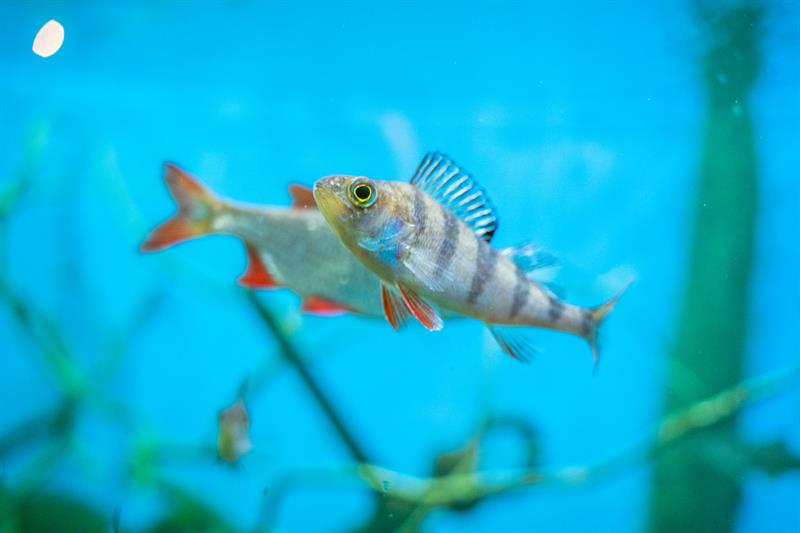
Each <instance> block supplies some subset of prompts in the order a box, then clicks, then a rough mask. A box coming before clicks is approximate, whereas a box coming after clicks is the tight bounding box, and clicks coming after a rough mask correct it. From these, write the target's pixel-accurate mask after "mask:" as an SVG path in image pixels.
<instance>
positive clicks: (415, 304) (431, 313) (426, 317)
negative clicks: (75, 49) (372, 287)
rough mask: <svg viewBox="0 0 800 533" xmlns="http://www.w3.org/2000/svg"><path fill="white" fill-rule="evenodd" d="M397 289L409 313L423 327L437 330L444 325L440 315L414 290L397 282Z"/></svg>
mask: <svg viewBox="0 0 800 533" xmlns="http://www.w3.org/2000/svg"><path fill="white" fill-rule="evenodd" d="M397 289H398V290H399V291H400V296H402V298H403V303H405V305H406V307H407V308H408V310H409V311H411V314H412V315H414V318H416V319H417V320H419V323H420V324H422V325H423V326H425V329H427V330H429V331H439V330H440V329H442V328H443V327H444V322H442V317H440V316H439V314H438V313H437V312H436V310H435V309H434V308H433V307H431V306H430V305H428V303H427V302H426V301H425V300H423V299H422V298H421V297H420V296H419V295H418V294H417V293H416V292H414V291H412V290H411V289H409V288H408V287H404V286H403V285H399V284H398V285H397Z"/></svg>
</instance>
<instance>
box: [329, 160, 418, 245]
mask: <svg viewBox="0 0 800 533" xmlns="http://www.w3.org/2000/svg"><path fill="white" fill-rule="evenodd" d="M396 188H397V184H395V183H394V182H389V181H379V180H372V179H369V178H366V177H364V176H345V175H335V176H326V177H324V178H321V179H320V180H318V181H317V182H316V183H315V184H314V200H315V201H316V203H317V207H318V208H319V210H320V212H321V213H322V215H323V216H324V217H325V219H326V220H327V221H328V224H329V225H330V226H331V228H332V229H333V231H334V233H336V234H337V235H338V237H339V238H340V239H341V240H342V242H344V244H345V245H346V246H348V247H349V248H351V249H353V248H361V249H367V250H370V249H372V248H374V247H375V245H376V243H378V244H380V245H386V244H389V243H388V242H386V241H387V239H388V240H391V238H392V237H393V236H394V234H395V233H396V228H397V226H398V221H399V220H402V219H403V217H402V216H400V215H401V214H402V213H401V211H402V210H403V203H402V202H400V201H398V200H399V198H398V196H397V194H396V193H397V191H395V189H396Z"/></svg>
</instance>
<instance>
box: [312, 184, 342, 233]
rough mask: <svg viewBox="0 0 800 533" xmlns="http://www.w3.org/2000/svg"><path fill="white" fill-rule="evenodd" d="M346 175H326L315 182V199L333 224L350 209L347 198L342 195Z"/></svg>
mask: <svg viewBox="0 0 800 533" xmlns="http://www.w3.org/2000/svg"><path fill="white" fill-rule="evenodd" d="M344 184H345V178H344V176H325V177H324V178H320V179H318V180H317V182H316V183H315V184H314V190H313V194H314V201H315V202H316V204H317V207H318V208H319V210H320V212H321V213H322V215H323V216H324V217H325V219H326V220H327V221H328V223H329V224H331V225H334V226H335V225H336V222H337V221H338V219H340V218H341V217H343V216H344V215H346V214H347V212H348V211H349V205H348V202H347V200H346V199H345V198H344V197H343V196H342V192H341V191H343V190H344Z"/></svg>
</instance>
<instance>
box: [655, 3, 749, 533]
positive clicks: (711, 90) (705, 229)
mask: <svg viewBox="0 0 800 533" xmlns="http://www.w3.org/2000/svg"><path fill="white" fill-rule="evenodd" d="M696 9H697V11H698V13H699V20H700V24H701V26H702V27H703V28H704V29H705V30H706V31H705V32H704V34H703V37H704V38H705V39H706V43H705V46H706V47H707V49H706V52H705V55H704V57H703V62H702V66H703V69H704V81H705V88H706V103H707V110H706V118H705V138H704V142H703V146H702V152H701V161H700V168H699V172H698V177H697V190H696V193H695V197H694V221H693V230H692V231H693V232H692V235H691V237H690V240H691V249H690V254H689V266H688V270H687V271H688V278H687V281H686V288H685V291H684V295H683V299H682V303H681V308H680V314H679V319H678V330H677V337H676V343H675V348H674V350H673V351H672V353H671V354H670V361H669V364H668V367H667V390H666V394H665V401H664V409H665V411H666V412H671V411H675V410H678V409H682V408H684V407H685V406H687V405H690V404H691V403H693V402H695V401H696V400H697V399H698V398H701V397H703V396H708V395H710V394H713V393H715V392H716V391H719V390H722V389H724V388H725V387H730V386H731V385H732V384H734V383H736V382H738V381H739V380H740V379H741V375H742V362H743V359H744V353H745V345H746V338H747V325H748V322H747V313H748V300H749V298H748V296H749V292H750V288H749V287H750V270H751V265H752V257H753V249H754V239H755V224H756V215H757V200H758V180H757V166H758V165H757V158H756V148H755V139H754V134H753V124H752V119H751V114H750V110H749V104H748V94H749V91H750V88H751V87H752V85H753V83H754V81H755V80H756V77H757V74H758V70H759V64H760V53H759V38H760V35H759V32H760V20H761V11H762V9H761V7H760V6H759V5H758V3H757V2H746V1H745V2H733V3H719V4H718V3H714V2H703V1H698V2H697V4H696ZM687 375H690V376H692V379H691V382H687V380H686V376H687ZM697 415H698V416H702V413H701V412H698V413H697ZM687 420H688V419H681V420H677V421H675V424H680V423H684V422H686V421H687ZM679 429H680V427H673V426H667V427H665V428H664V431H667V432H669V431H673V430H676V431H677V430H679ZM736 441H737V431H736V418H735V417H730V418H729V419H727V420H726V421H725V422H724V423H721V424H719V425H717V426H715V427H714V428H713V430H710V431H709V432H705V433H703V434H698V435H696V436H695V438H692V439H686V440H684V441H683V442H681V443H680V445H678V446H675V447H674V448H673V449H670V450H669V451H667V452H666V453H665V454H663V456H662V457H660V459H659V460H658V461H657V462H656V464H655V468H654V472H653V480H652V491H651V508H650V517H649V524H648V529H649V530H650V531H651V532H653V533H660V532H664V533H671V532H673V531H703V532H711V531H730V530H732V529H733V527H734V525H735V518H736V510H737V508H738V503H739V497H740V489H739V480H738V479H734V478H731V477H730V476H729V475H727V474H726V473H725V472H722V471H720V469H719V468H718V467H717V465H716V461H715V460H714V457H713V453H712V456H709V455H708V450H709V446H708V443H709V442H728V443H730V444H731V445H733V444H735V443H736ZM700 495H702V497H700Z"/></svg>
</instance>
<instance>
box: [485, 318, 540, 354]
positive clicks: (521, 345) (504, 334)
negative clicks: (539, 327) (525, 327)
mask: <svg viewBox="0 0 800 533" xmlns="http://www.w3.org/2000/svg"><path fill="white" fill-rule="evenodd" d="M488 326H489V331H490V332H491V333H492V336H493V337H494V340H496V341H497V344H499V345H500V348H501V349H502V350H503V351H504V352H506V353H507V354H508V355H510V356H511V357H513V358H514V359H516V360H517V361H520V362H522V363H527V362H528V361H530V359H531V358H532V357H533V356H534V355H536V347H535V346H533V344H531V342H530V340H528V339H527V338H526V337H525V335H524V334H522V333H520V332H516V331H514V329H512V328H501V327H499V326H493V325H491V324H488Z"/></svg>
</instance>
